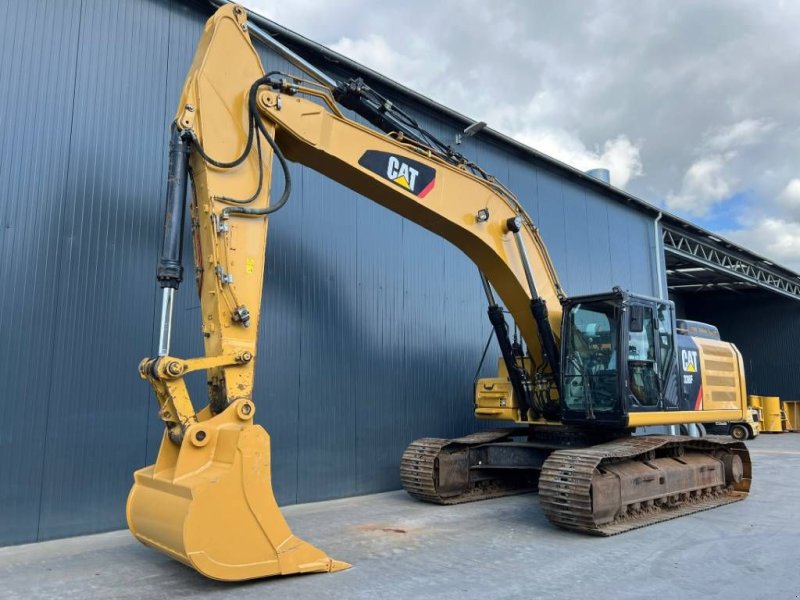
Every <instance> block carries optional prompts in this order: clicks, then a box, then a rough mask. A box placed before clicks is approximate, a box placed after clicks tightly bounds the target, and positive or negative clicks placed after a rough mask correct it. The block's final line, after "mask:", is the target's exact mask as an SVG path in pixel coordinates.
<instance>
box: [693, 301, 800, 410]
mask: <svg viewBox="0 0 800 600" xmlns="http://www.w3.org/2000/svg"><path fill="white" fill-rule="evenodd" d="M678 303H679V306H680V308H681V312H682V316H683V317H684V318H687V319H693V320H696V321H704V322H706V323H711V324H713V325H716V326H717V327H718V328H719V333H720V336H721V337H722V339H723V340H725V341H728V342H733V343H734V344H736V346H737V347H738V348H739V350H740V351H741V353H742V357H743V358H744V368H745V373H746V375H747V391H748V393H749V394H756V395H759V396H780V397H781V398H783V399H784V400H800V368H798V365H797V360H798V358H797V357H798V356H800V303H798V302H797V300H792V299H791V298H782V297H780V296H778V295H776V294H773V293H770V292H766V291H754V292H746V293H745V292H742V293H738V294H732V293H695V294H682V295H681V296H680V297H679V298H678ZM681 312H679V314H681Z"/></svg>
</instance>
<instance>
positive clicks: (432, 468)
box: [127, 4, 751, 580]
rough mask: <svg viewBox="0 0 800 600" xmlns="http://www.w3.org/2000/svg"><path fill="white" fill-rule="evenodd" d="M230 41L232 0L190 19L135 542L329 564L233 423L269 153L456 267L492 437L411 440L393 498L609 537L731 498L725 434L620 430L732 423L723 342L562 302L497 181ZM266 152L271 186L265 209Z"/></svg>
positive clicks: (634, 304)
mask: <svg viewBox="0 0 800 600" xmlns="http://www.w3.org/2000/svg"><path fill="white" fill-rule="evenodd" d="M250 31H251V29H250V28H249V27H248V22H247V13H246V11H245V10H244V9H243V8H241V7H240V6H237V5H233V4H228V5H224V6H222V7H221V8H220V9H219V10H218V11H217V12H216V13H215V14H214V15H213V16H212V17H211V19H210V20H209V21H208V23H207V25H206V27H205V30H204V32H203V35H202V38H201V39H200V42H199V45H198V48H197V52H196V54H195V57H194V61H193V63H192V65H191V69H190V71H189V74H188V76H187V78H186V82H185V85H184V88H183V93H182V96H181V100H180V104H179V108H178V112H177V115H176V118H175V121H174V124H173V127H172V130H171V140H170V150H169V173H168V186H167V199H166V212H165V224H164V237H163V245H162V250H161V258H160V261H159V266H158V276H157V278H158V281H159V283H160V285H161V287H162V289H163V292H162V294H163V295H162V317H161V329H160V336H159V350H158V356H157V357H156V358H148V359H145V360H143V361H142V362H141V364H140V366H139V370H140V373H141V376H142V377H143V378H144V379H147V380H148V381H149V382H150V384H151V385H152V387H153V389H154V390H155V394H156V398H157V400H158V404H159V409H160V411H159V415H160V417H161V419H162V420H163V421H164V424H165V431H164V436H163V440H162V442H161V447H160V450H159V453H158V457H157V459H156V462H155V464H154V465H151V466H148V467H146V468H143V469H141V470H139V471H137V472H136V473H135V474H134V484H133V487H132V489H131V492H130V495H129V498H128V503H127V519H128V526H129V528H130V530H131V532H132V533H133V534H134V535H135V536H136V538H138V539H139V540H140V541H142V542H143V543H145V544H147V545H149V546H151V547H153V548H155V549H157V550H160V551H161V552H164V553H166V554H168V555H169V556H171V557H173V558H175V559H177V560H179V561H181V562H183V563H185V564H187V565H189V566H191V567H193V568H194V569H196V570H197V571H199V572H200V573H202V574H203V575H205V576H207V577H211V578H214V579H219V580H243V579H252V578H258V577H267V576H271V575H289V574H295V573H310V572H331V571H338V570H340V569H344V568H347V567H348V566H349V565H348V564H347V563H344V562H341V561H338V560H334V559H332V558H330V557H329V556H328V555H327V554H326V553H325V552H323V551H322V550H320V549H318V548H316V547H314V546H312V545H311V544H309V543H308V542H305V541H303V540H301V539H298V538H297V537H295V536H294V535H293V534H292V532H291V530H290V528H289V527H288V525H287V523H286V521H285V520H284V518H283V516H282V514H281V512H280V509H279V508H278V505H277V503H276V501H275V498H274V495H273V492H272V484H271V474H270V439H269V435H268V434H267V432H266V431H265V430H264V428H263V427H261V426H259V425H256V424H254V422H253V417H254V415H255V412H256V403H255V400H254V395H253V374H254V369H255V365H256V361H257V358H258V357H257V356H256V340H257V335H258V326H259V316H260V315H259V312H260V309H261V295H262V288H263V276H264V264H265V250H266V241H267V224H268V221H269V215H270V214H271V213H273V212H275V211H277V210H279V209H280V208H281V207H282V206H283V205H284V204H285V203H286V202H287V200H288V198H289V196H290V192H291V174H290V171H289V168H288V165H287V161H295V162H298V163H301V164H303V165H306V166H308V167H310V168H312V169H314V170H316V171H318V172H320V173H322V174H324V175H325V176H327V177H330V178H331V179H333V180H335V181H337V182H339V183H341V184H343V185H345V186H347V187H348V188H350V189H351V190H353V191H355V192H357V193H359V194H361V195H363V196H365V197H366V198H369V199H370V200H372V201H374V202H376V203H378V204H380V205H382V206H384V207H386V208H388V209H389V210H391V211H394V212H395V213H398V214H400V215H402V216H403V217H405V218H407V219H409V220H411V221H413V222H414V223H417V224H419V225H421V226H422V227H424V228H426V229H427V230H429V231H431V232H432V233H434V234H436V235H439V236H441V237H443V238H445V239H446V240H448V241H449V242H451V243H452V244H454V245H455V246H457V247H458V248H459V249H461V250H462V251H463V252H464V254H465V255H466V256H467V257H468V258H469V259H470V260H472V261H473V262H474V263H475V265H476V266H477V268H478V272H479V273H478V275H479V276H480V278H481V280H482V282H483V289H484V291H485V295H486V300H487V305H488V315H489V320H490V322H491V325H492V328H493V332H494V336H495V338H496V340H497V343H498V345H499V348H500V353H501V358H500V359H499V361H498V366H499V369H498V374H497V377H494V378H485V379H480V380H478V381H477V382H476V384H475V398H474V406H475V416H476V417H477V418H479V419H488V420H494V421H499V422H504V424H505V428H503V429H497V430H493V431H482V432H480V433H475V434H472V435H468V436H466V437H463V438H459V439H437V438H425V439H421V440H417V441H414V442H413V443H411V445H410V446H409V447H408V449H407V450H406V451H405V452H404V454H403V456H402V459H401V465H400V475H401V480H402V484H403V487H404V488H405V489H406V490H407V491H408V492H409V493H410V494H411V495H412V496H414V497H416V498H419V499H421V500H425V501H429V502H434V503H440V504H452V503H457V502H465V501H472V500H480V499H484V498H490V497H497V496H502V495H506V494H513V493H520V492H526V491H532V490H537V489H538V492H539V498H540V503H541V505H542V507H543V509H544V512H545V513H546V515H547V517H548V519H549V520H550V521H551V522H552V523H554V524H555V525H557V526H560V527H563V528H566V529H572V530H578V531H583V532H588V533H592V534H597V535H613V534H616V533H620V532H623V531H626V530H628V529H632V528H636V527H641V526H644V525H649V524H651V523H655V522H659V521H662V520H666V519H671V518H674V517H678V516H681V515H686V514H689V513H693V512H696V511H699V510H704V509H708V508H713V507H716V506H719V505H722V504H726V503H729V502H733V501H736V500H740V499H743V498H744V497H745V496H746V495H747V493H748V490H749V487H750V479H751V465H750V458H749V454H748V451H747V448H746V447H745V445H744V443H742V442H741V441H736V440H733V439H731V438H722V437H689V436H669V435H633V432H634V430H635V429H636V428H638V427H646V426H655V425H661V426H673V427H677V426H680V425H684V426H685V425H687V424H693V423H703V422H715V421H735V420H740V419H742V418H743V417H744V416H745V415H744V412H745V411H746V409H747V407H746V402H744V401H743V399H744V398H746V391H745V380H744V374H743V373H744V372H743V367H742V357H741V355H740V354H739V352H738V350H737V349H736V348H735V347H734V346H733V345H732V344H729V343H725V342H723V341H721V340H719V339H718V338H719V336H718V335H713V332H712V333H709V334H702V333H701V334H699V335H695V336H689V335H684V334H681V333H678V331H679V330H678V329H677V328H676V319H675V315H674V307H673V304H672V303H671V302H669V301H666V300H663V299H659V298H649V297H645V296H640V295H636V294H633V293H630V292H628V291H624V290H621V289H619V288H614V289H613V290H612V291H610V292H608V293H603V294H596V295H591V296H581V297H570V296H567V295H566V293H565V292H564V290H563V289H562V288H561V286H560V285H559V281H558V276H557V274H556V271H555V269H554V267H553V264H552V262H551V260H550V257H549V256H548V253H547V249H546V247H545V245H544V244H543V242H542V238H541V236H540V234H539V231H538V229H537V227H536V224H535V223H534V222H533V220H532V219H531V218H530V217H529V216H528V215H527V214H526V212H525V211H524V210H523V208H522V206H521V204H520V203H519V202H518V201H517V200H516V198H515V197H514V195H513V194H512V193H511V192H510V191H509V190H508V189H507V188H506V187H504V186H503V185H502V184H501V183H500V182H499V181H497V180H496V179H495V178H494V177H492V176H491V175H489V174H488V173H486V172H485V171H484V170H483V169H481V168H480V167H479V166H478V165H476V164H474V163H472V162H470V161H469V160H468V159H467V158H465V157H464V156H462V155H461V154H459V153H458V152H456V151H455V150H454V149H453V148H451V147H449V146H447V145H445V144H443V143H442V142H441V141H440V140H438V139H437V138H436V137H435V136H433V135H432V134H430V133H429V132H427V131H425V130H424V129H423V128H422V127H420V126H419V124H418V123H417V122H416V121H415V120H414V119H413V118H412V117H411V116H409V115H408V114H407V113H405V112H404V111H402V110H400V109H398V108H397V107H396V106H394V105H393V104H392V103H391V102H390V101H388V100H387V99H386V98H384V97H382V96H381V95H379V94H378V93H377V92H375V91H374V90H372V89H371V88H370V87H369V86H367V85H366V84H365V83H364V82H363V81H362V80H360V79H355V80H350V81H347V82H338V83H336V84H335V85H329V84H327V83H325V79H324V78H320V77H318V78H313V79H307V78H300V77H298V76H294V75H287V74H283V73H279V72H270V73H266V74H265V73H264V70H263V68H262V65H261V61H260V59H259V55H258V53H257V52H256V50H255V49H254V47H253V45H252V42H251V39H250ZM252 31H255V28H253V29H252ZM321 81H322V83H321ZM340 107H345V108H347V109H350V110H352V111H354V112H355V113H356V114H358V115H361V116H362V117H363V118H364V119H366V120H367V121H368V122H369V123H371V124H372V125H373V126H374V128H369V127H366V126H362V125H360V124H358V123H356V122H354V121H353V120H351V119H349V118H347V117H346V116H344V114H343V113H342V110H341V108H340ZM273 161H275V162H276V163H277V164H278V165H279V168H280V169H281V170H282V171H283V175H284V188H283V190H282V193H281V194H280V196H279V198H278V199H277V200H276V201H275V202H274V203H273V204H271V205H270V202H269V195H270V183H271V169H272V164H273ZM190 181H191V184H192V185H191V187H192V189H193V194H192V195H191V196H192V198H191V201H190V202H188V205H189V207H190V208H189V210H190V220H191V223H192V236H193V240H194V263H195V278H196V283H197V288H198V291H199V295H200V302H201V314H202V334H203V337H204V342H205V356H203V357H200V358H190V359H183V358H177V357H174V356H170V354H169V348H170V335H171V322H172V307H173V301H174V294H175V291H176V290H177V288H178V286H179V284H180V282H181V280H182V276H183V267H182V265H181V260H182V257H181V247H182V245H181V240H182V236H183V223H184V216H185V206H186V205H187V202H186V196H187V192H188V190H189V182H190ZM553 201H557V200H553ZM500 302H502V303H503V304H504V306H505V308H503V306H501V304H500ZM506 314H510V317H511V318H512V319H513V322H514V324H515V327H516V329H518V331H519V333H520V337H519V338H518V337H517V336H516V334H514V333H512V331H513V330H512V328H511V326H510V325H509V324H508V322H507V321H506ZM712 329H713V328H707V329H706V330H707V331H711V330H712ZM695 330H699V329H698V328H695ZM680 331H685V328H684V329H681V330H680ZM714 331H715V330H714ZM200 370H203V371H206V373H207V382H208V394H209V398H208V402H207V404H206V406H205V407H204V408H202V409H200V410H197V409H196V408H195V406H194V404H193V402H192V401H191V399H190V397H189V393H188V390H187V387H186V384H185V383H184V377H185V376H186V375H187V374H188V373H191V372H193V371H200Z"/></svg>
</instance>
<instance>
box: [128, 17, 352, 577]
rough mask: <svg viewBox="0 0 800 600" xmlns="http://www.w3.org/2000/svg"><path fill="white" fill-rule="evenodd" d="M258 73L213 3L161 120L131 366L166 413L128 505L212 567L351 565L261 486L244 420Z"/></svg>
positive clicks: (258, 440) (262, 195) (275, 569)
mask: <svg viewBox="0 0 800 600" xmlns="http://www.w3.org/2000/svg"><path fill="white" fill-rule="evenodd" d="M263 75H264V71H263V68H262V66H261V61H260V59H259V57H258V54H257V52H256V51H255V49H254V48H253V46H252V44H251V43H250V40H249V36H248V33H247V25H246V14H245V11H244V10H243V9H242V8H241V7H239V6H234V5H229V6H225V7H223V8H221V9H220V10H218V11H217V12H216V13H215V14H214V16H212V17H211V19H209V21H208V23H207V25H206V28H205V31H204V32H203V36H202V38H201V39H200V42H199V44H198V48H197V52H196V54H195V57H194V61H193V63H192V66H191V69H190V71H189V74H188V76H187V79H186V83H185V85H184V89H183V94H182V97H181V102H180V106H179V109H178V115H177V117H176V119H175V125H174V126H173V129H172V139H171V142H170V160H169V176H168V181H167V203H166V211H165V225H164V238H163V245H162V249H161V258H160V261H159V269H158V281H159V283H160V284H161V287H162V288H163V302H162V317H161V331H160V335H159V356H158V357H157V358H154V359H145V360H144V361H142V363H141V364H140V366H139V372H140V375H141V376H142V378H143V379H146V380H148V381H149V382H150V384H151V385H152V387H153V390H154V392H155V395H156V398H157V400H158V403H159V407H160V410H159V416H160V417H161V419H162V421H164V423H165V425H166V427H165V432H164V437H163V440H162V442H161V447H160V450H159V453H158V457H157V459H156V462H155V464H154V465H151V466H148V467H145V468H144V469H141V470H139V471H137V472H136V473H135V474H134V484H133V487H132V489H131V491H130V494H129V496H128V503H127V511H126V512H127V520H128V527H129V529H130V530H131V533H133V535H134V536H135V537H136V538H137V539H138V540H139V541H141V542H143V543H144V544H146V545H148V546H151V547H152V548H155V549H156V550H159V551H161V552H163V553H165V554H167V555H169V556H171V557H172V558H174V559H176V560H178V561H180V562H182V563H184V564H186V565H188V566H190V567H192V568H193V569H196V570H197V571H198V572H200V573H201V574H203V575H205V576H206V577H210V578H212V579H218V580H223V581H240V580H245V579H254V578H260V577H269V576H273V575H292V574H299V573H321V572H333V571H339V570H342V569H346V568H348V567H349V566H350V565H348V564H347V563H345V562H341V561H337V560H333V559H332V558H330V557H329V556H328V555H327V554H326V553H325V552H323V551H322V550H320V549H318V548H315V547H314V546H312V545H311V544H309V543H307V542H305V541H303V540H301V539H299V538H297V537H295V536H294V535H293V534H292V531H291V529H290V528H289V526H288V524H287V523H286V520H285V519H284V517H283V515H282V514H281V511H280V509H279V508H278V504H277V502H276V500H275V496H274V494H273V491H272V480H271V468H270V438H269V435H268V434H267V432H266V431H265V430H264V428H263V427H261V426H260V425H256V424H254V423H253V416H254V415H255V412H256V411H255V405H254V403H253V393H252V390H253V379H254V368H255V354H256V349H257V344H256V342H257V333H258V322H259V313H260V308H261V294H262V283H263V272H264V261H265V246H266V237H267V215H268V214H269V212H270V208H269V186H270V168H269V165H270V162H271V160H272V156H273V154H272V150H271V148H270V147H269V146H268V145H267V144H262V141H263V140H262V139H260V137H259V135H260V136H261V137H264V138H268V139H269V141H272V138H271V136H272V135H273V134H274V126H272V125H270V124H264V123H259V127H260V130H259V133H254V128H255V126H256V122H255V120H254V116H253V113H252V110H251V109H252V96H249V94H248V91H249V90H250V89H251V86H253V83H254V82H255V81H256V80H258V79H259V78H261V77H263ZM242 148H244V149H245V150H244V151H242ZM239 153H241V158H240V159H239V160H232V157H235V156H237V155H239ZM209 156H215V157H217V158H218V159H219V160H217V161H213V160H211V159H209V158H208V157H209ZM265 165H266V166H265ZM190 173H191V176H192V182H193V188H194V198H193V201H192V204H191V212H192V215H191V216H192V230H193V236H194V248H195V253H194V254H195V256H194V259H195V265H194V266H195V269H194V271H195V274H196V277H197V286H198V291H199V294H200V305H201V310H200V314H201V315H202V327H203V329H202V331H203V337H204V341H205V356H203V357H200V358H194V359H179V358H174V357H171V356H169V355H168V354H169V345H170V344H169V341H170V332H171V316H172V304H173V295H174V292H175V290H176V289H177V288H178V286H179V284H180V282H181V280H182V276H183V267H182V265H181V260H182V257H181V248H182V236H183V222H184V214H185V206H186V195H187V189H188V181H189V174H190ZM288 187H289V186H288V185H287V186H286V188H287V189H285V190H284V194H285V195H287V196H288V191H289V190H288ZM253 190H255V193H254V192H253ZM228 195H231V196H234V197H235V198H240V200H235V199H232V198H230V197H228ZM248 198H249V199H248ZM192 371H206V372H207V382H208V389H209V404H208V406H206V407H205V408H203V409H202V410H200V411H198V412H195V409H194V406H193V404H192V402H191V399H190V398H189V393H188V389H187V387H186V385H185V383H184V380H183V378H184V376H185V375H186V374H188V373H189V372H192Z"/></svg>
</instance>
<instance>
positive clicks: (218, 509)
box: [127, 400, 350, 581]
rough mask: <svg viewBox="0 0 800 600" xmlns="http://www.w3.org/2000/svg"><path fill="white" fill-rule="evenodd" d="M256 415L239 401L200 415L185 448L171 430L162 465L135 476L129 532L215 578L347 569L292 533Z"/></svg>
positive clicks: (163, 448) (189, 431) (161, 453)
mask: <svg viewBox="0 0 800 600" xmlns="http://www.w3.org/2000/svg"><path fill="white" fill-rule="evenodd" d="M204 412H205V411H204ZM253 412H254V407H253V405H252V403H250V402H248V401H246V400H238V401H236V402H234V403H233V404H231V405H230V406H229V407H228V408H227V409H226V410H225V411H224V412H222V413H220V414H219V415H216V416H214V417H211V418H208V419H206V420H203V417H204V416H205V417H208V416H209V415H208V414H206V415H203V413H201V414H200V415H198V416H199V417H200V422H199V423H197V424H194V425H192V426H190V427H189V428H187V430H186V435H185V436H184V438H183V440H182V442H181V444H180V446H179V445H177V444H175V443H173V442H172V441H171V440H170V439H169V438H168V436H167V434H166V433H165V435H164V439H163V441H162V443H161V449H160V451H159V455H158V459H157V461H156V464H155V465H152V466H149V467H145V468H144V469H141V470H139V471H137V472H136V473H135V474H134V484H133V488H132V489H131V491H130V494H129V496H128V505H127V518H128V527H129V528H130V530H131V532H132V533H133V535H134V536H136V538H138V539H139V541H141V542H143V543H145V544H147V545H148V546H151V547H153V548H155V549H157V550H159V551H161V552H164V553H166V554H168V555H169V556H171V557H173V558H175V559H176V560H179V561H180V562H182V563H184V564H186V565H188V566H190V567H192V568H193V569H196V570H197V571H199V572H200V573H202V574H203V575H205V576H206V577H210V578H212V579H219V580H224V581H239V580H243V579H255V578H260V577H269V576H272V575H291V574H295V573H316V572H333V571H339V570H342V569H347V568H348V567H349V566H350V565H349V564H347V563H344V562H340V561H337V560H333V559H332V558H330V557H329V556H327V555H326V554H325V552H323V551H322V550H320V549H318V548H315V547H314V546H312V545H311V544H309V543H308V542H305V541H303V540H301V539H299V538H297V537H295V536H294V535H293V534H292V532H291V530H290V529H289V526H288V525H287V523H286V521H285V519H284V518H283V515H282V514H281V511H280V509H279V508H278V504H277V502H276V501H275V496H274V495H273V492H272V482H271V477H270V445H269V442H270V440H269V435H267V432H266V431H265V430H264V428H263V427H261V426H259V425H254V424H253V422H252V415H253Z"/></svg>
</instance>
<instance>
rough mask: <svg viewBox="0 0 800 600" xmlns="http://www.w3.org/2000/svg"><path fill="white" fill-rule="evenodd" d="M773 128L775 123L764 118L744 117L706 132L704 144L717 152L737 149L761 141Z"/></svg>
mask: <svg viewBox="0 0 800 600" xmlns="http://www.w3.org/2000/svg"><path fill="white" fill-rule="evenodd" d="M774 128H775V124H774V123H772V122H770V121H768V120H766V119H744V120H742V121H739V122H737V123H734V124H733V125H729V126H723V127H720V128H718V129H717V130H716V131H714V132H712V133H709V134H707V135H706V138H707V139H706V142H705V146H706V147H707V148H708V149H710V150H713V151H717V152H728V151H733V150H738V149H739V148H743V147H745V146H750V145H753V144H757V143H758V142H760V141H762V140H763V138H764V136H765V135H766V134H767V133H769V132H770V131H772V130H773V129H774Z"/></svg>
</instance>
